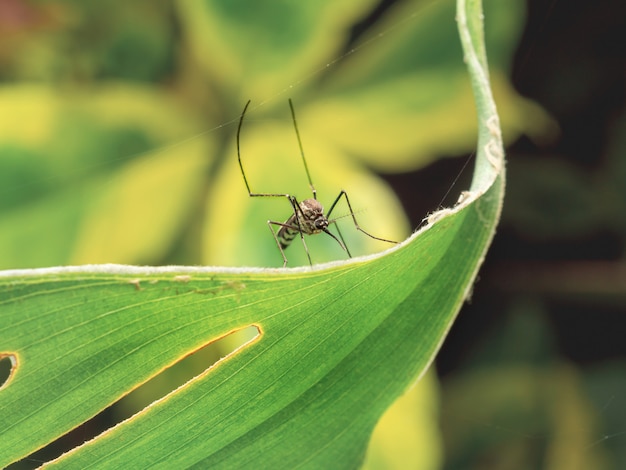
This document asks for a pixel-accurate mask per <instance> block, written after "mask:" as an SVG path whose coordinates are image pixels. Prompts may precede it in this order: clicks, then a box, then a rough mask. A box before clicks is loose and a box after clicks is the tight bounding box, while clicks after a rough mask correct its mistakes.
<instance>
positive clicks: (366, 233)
mask: <svg viewBox="0 0 626 470" xmlns="http://www.w3.org/2000/svg"><path fill="white" fill-rule="evenodd" d="M341 196H343V197H344V199H345V200H346V204H348V210H349V211H350V217H352V221H353V222H354V227H355V228H356V229H357V230H358V231H359V232H361V233H364V234H365V235H367V236H368V237H370V238H373V239H374V240H380V241H381V242H387V243H398V242H395V241H393V240H387V239H386V238H380V237H376V236H374V235H372V234H371V233H369V232H366V231H365V230H363V229H362V228H361V227H360V226H359V223H358V222H357V220H356V215H354V211H353V210H352V206H351V205H350V199H349V198H348V193H346V192H345V191H344V190H343V189H342V190H341V192H340V193H339V195H338V196H337V198H336V199H335V201H334V202H333V203H332V204H331V206H330V209H328V214H327V215H326V216H327V217H329V218H330V215H331V214H332V212H333V209H334V208H335V206H336V205H337V203H338V202H339V199H341ZM335 226H337V224H336V223H335ZM337 228H339V227H338V226H337ZM340 233H341V232H340Z"/></svg>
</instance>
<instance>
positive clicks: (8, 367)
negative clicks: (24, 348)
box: [0, 353, 17, 389]
mask: <svg viewBox="0 0 626 470" xmlns="http://www.w3.org/2000/svg"><path fill="white" fill-rule="evenodd" d="M16 369H17V357H16V356H15V354H10V353H0V389H1V388H2V387H5V386H6V385H8V384H9V382H10V381H11V377H13V375H14V374H15V371H16Z"/></svg>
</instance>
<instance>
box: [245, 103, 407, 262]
mask: <svg viewBox="0 0 626 470" xmlns="http://www.w3.org/2000/svg"><path fill="white" fill-rule="evenodd" d="M249 105H250V100H248V102H247V103H246V105H245V106H244V108H243V111H242V113H241V118H239V126H238V127H237V159H238V161H239V168H240V169H241V176H243V182H244V183H245V184H246V189H247V190H248V195H249V196H250V197H285V198H287V199H288V200H289V203H290V204H291V207H292V209H293V214H292V215H291V217H289V218H288V219H287V220H286V221H285V222H276V221H274V220H268V221H267V225H268V227H269V228H270V231H271V232H272V235H273V237H274V240H276V245H278V249H279V250H280V254H281V255H282V257H283V267H285V266H286V265H287V257H286V256H285V251H284V250H285V249H286V248H287V247H288V246H289V245H290V244H291V242H292V241H293V239H294V238H295V237H296V235H298V234H300V238H301V239H302V244H303V245H304V250H305V251H306V255H307V258H308V259H309V264H310V265H311V266H313V262H312V261H311V255H310V254H309V249H308V247H307V246H306V242H305V241H304V236H305V235H315V234H317V233H321V232H324V233H325V234H327V235H329V236H330V237H332V238H333V239H334V240H335V241H336V242H337V243H339V246H340V247H341V248H342V249H343V250H344V251H345V252H346V253H347V254H348V256H349V257H350V258H352V254H351V253H350V250H349V249H348V247H347V246H346V243H345V240H344V238H343V235H342V234H341V231H340V230H339V226H338V225H337V223H336V219H331V220H329V217H330V215H331V214H332V212H333V209H334V208H335V206H336V205H337V203H338V202H339V199H341V197H342V196H343V197H344V199H345V200H346V203H347V204H348V209H349V211H350V216H351V217H352V221H353V222H354V226H355V227H356V229H357V230H359V231H360V232H362V233H364V234H365V235H367V236H368V237H370V238H373V239H375V240H380V241H383V242H388V243H397V242H394V241H392V240H386V239H385V238H380V237H375V236H374V235H372V234H371V233H367V232H366V231H365V230H363V229H362V228H361V227H359V224H358V222H357V221H356V216H355V215H354V211H353V210H352V206H351V205H350V199H348V194H347V193H346V192H345V191H344V190H343V189H342V190H341V191H340V192H339V195H338V196H337V197H336V198H335V201H334V202H333V203H332V204H331V206H330V209H329V210H328V214H326V215H324V207H323V206H322V204H320V202H319V201H318V200H317V190H316V189H315V186H313V181H312V180H311V174H310V173H309V167H308V165H307V163H306V158H305V157H304V150H303V148H302V141H301V140H300V132H299V131H298V123H297V121H296V113H295V111H294V109H293V103H292V102H291V99H289V108H290V109H291V118H292V120H293V127H294V128H295V130H296V137H297V139H298V146H299V147H300V156H301V157H302V163H303V164H304V171H305V172H306V176H307V178H308V180H309V186H310V188H311V192H312V193H313V197H312V198H310V199H305V200H304V201H301V202H298V200H297V199H296V197H295V196H292V195H290V194H283V193H253V192H252V191H251V190H250V185H249V184H248V179H247V178H246V173H245V172H244V170H243V164H242V163H241V151H240V145H239V137H240V134H241V126H242V124H243V119H244V117H245V115H246V111H247V109H248V106H249ZM330 224H335V227H336V228H337V233H338V234H339V238H337V237H336V236H335V235H333V233H332V232H331V231H330V230H328V226H329V225H330ZM273 226H276V227H280V228H279V229H278V232H276V231H275V230H274V228H273Z"/></svg>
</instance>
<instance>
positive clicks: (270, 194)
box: [237, 100, 289, 198]
mask: <svg viewBox="0 0 626 470" xmlns="http://www.w3.org/2000/svg"><path fill="white" fill-rule="evenodd" d="M250 102H251V101H250V100H248V102H247V103H246V105H245V106H244V107H243V111H242V112H241V117H240V118H239V125H238V126H237V161H238V162H239V169H240V170H241V176H243V182H244V183H245V184H246V189H247V190H248V196H250V197H286V198H289V194H284V193H253V192H252V191H251V190H250V184H249V183H248V178H246V172H245V171H244V169H243V163H241V145H240V143H239V141H240V136H241V126H242V125H243V119H244V117H245V116H246V111H247V110H248V106H250Z"/></svg>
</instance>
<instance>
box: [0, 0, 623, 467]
mask: <svg viewBox="0 0 626 470" xmlns="http://www.w3.org/2000/svg"><path fill="white" fill-rule="evenodd" d="M260 3H261V2H253V1H251V0H230V1H226V0H224V1H217V0H213V1H210V0H205V1H195V0H194V1H192V0H179V1H174V0H150V1H148V0H143V1H135V2H124V1H122V0H111V1H109V2H81V1H72V0H64V1H61V0H57V1H51V0H50V1H34V0H33V1H23V0H0V110H1V111H0V269H14V268H34V267H44V266H55V265H67V264H86V263H127V264H148V265H163V264H182V265H200V264H204V265H227V266H280V265H282V258H281V257H280V254H279V252H278V250H277V248H276V245H275V243H274V240H273V239H272V237H271V234H270V233H269V231H268V229H267V228H266V222H265V221H266V220H268V219H272V220H277V221H284V220H285V219H286V218H287V217H288V216H289V204H288V203H287V202H286V201H285V200H269V199H259V198H255V199H250V198H249V197H248V195H247V192H246V189H245V186H244V184H243V180H242V178H241V174H240V172H239V168H238V166H237V161H236V155H237V154H236V146H235V133H236V129H237V124H238V120H239V116H240V114H241V110H242V109H243V105H244V104H245V102H246V101H247V100H248V99H251V100H252V104H251V105H250V108H249V111H248V114H247V116H246V121H245V122H244V123H243V127H242V133H241V155H242V160H243V163H244V167H245V170H246V173H247V177H248V180H249V182H250V185H251V188H252V190H253V191H256V192H281V193H282V192H286V193H287V192H288V193H291V194H296V195H297V196H298V197H299V198H300V199H304V198H306V197H310V189H309V187H308V183H307V180H306V175H305V173H304V171H303V168H302V165H301V162H300V161H299V149H298V143H297V140H296V137H295V132H294V129H293V123H292V121H291V115H290V113H289V107H288V104H287V99H288V98H292V99H293V101H294V104H295V109H296V114H297V117H298V126H299V129H300V134H301V137H302V143H303V147H304V151H305V154H306V155H307V159H308V164H309V168H310V170H311V175H312V177H313V181H314V183H315V186H316V188H317V190H318V195H319V199H320V200H321V201H322V203H324V204H325V205H326V206H327V207H328V205H330V203H331V202H332V201H333V200H334V198H335V197H336V195H337V194H338V192H339V190H340V189H345V190H346V191H347V192H348V194H349V196H350V200H351V202H352V206H353V208H354V209H355V211H356V213H357V217H358V218H359V222H360V224H361V225H362V226H363V227H364V228H365V229H366V230H368V231H369V232H371V233H373V234H375V235H377V236H380V237H384V238H389V239H396V240H400V239H403V238H405V237H406V236H407V235H408V234H410V233H411V231H412V230H415V229H416V228H418V227H419V226H420V225H421V224H422V220H423V219H424V218H425V217H426V216H427V215H428V213H430V212H432V211H434V210H436V209H438V208H440V207H443V206H449V205H452V204H453V203H454V202H455V201H456V199H457V198H458V195H459V193H460V192H461V191H462V190H464V189H466V188H467V187H468V186H469V181H470V179H471V173H472V165H473V149H474V144H475V133H476V119H475V116H474V107H473V102H472V96H471V90H470V87H469V82H468V78H467V74H466V71H465V68H464V65H463V62H462V54H461V50H460V45H459V41H458V38H457V33H456V25H455V23H454V2H453V1H450V0H429V1H418V0H412V1H409V0H406V1H400V0H398V1H385V0H383V1H379V0H359V1H356V0H335V1H330V0H329V1H321V2H315V4H313V3H310V4H305V3H304V2H295V1H286V0H283V1H278V0H276V1H268V2H263V5H262V6H261V5H260ZM484 3H485V21H486V40H487V53H488V58H489V62H490V67H491V71H490V73H491V79H492V82H493V88H494V94H495V97H496V102H497V105H498V108H499V112H500V114H501V120H502V127H503V135H504V138H505V141H506V145H507V154H508V166H507V168H508V175H507V179H508V181H507V195H506V200H505V205H504V213H503V219H502V223H501V225H500V228H499V230H498V233H497V234H496V238H495V240H494V244H493V246H492V248H491V250H490V252H489V254H488V257H487V260H486V262H485V265H484V266H483V268H482V270H481V273H480V278H479V280H478V282H477V284H476V286H475V289H474V294H473V296H472V299H471V302H469V303H468V304H467V305H466V306H465V307H464V308H463V310H462V312H461V314H460V316H459V318H458V320H457V322H456V323H455V324H454V325H453V328H452V330H451V332H450V335H449V337H448V338H447V339H446V341H445V343H444V346H443V349H442V351H441V353H440V354H439V355H438V357H437V360H436V368H435V369H436V371H435V370H434V371H433V373H431V374H430V376H428V377H427V378H426V379H425V380H423V381H422V382H420V385H419V386H418V387H415V388H414V389H413V391H412V392H411V394H410V395H409V396H407V398H406V399H403V400H401V401H402V403H399V404H398V409H399V410H401V411H400V412H398V411H394V410H391V411H390V414H389V417H386V418H385V419H386V424H385V426H387V427H388V428H389V429H391V430H393V431H395V437H393V438H391V439H389V437H388V436H389V434H387V440H385V433H384V431H381V432H380V433H379V432H378V431H377V434H376V437H375V438H374V441H373V445H372V448H371V450H370V454H369V456H368V459H369V460H368V465H369V466H370V468H449V469H457V468H460V469H465V468H476V469H482V468H484V469H527V468H557V469H561V468H567V469H576V468H581V469H582V468H584V469H588V468H594V469H611V468H626V451H625V450H624V449H626V402H625V401H624V396H626V361H625V359H626V358H625V356H626V341H624V336H625V333H626V327H625V322H624V314H625V313H626V265H625V263H624V249H625V243H624V242H625V239H626V216H624V214H625V213H626V160H625V155H626V119H625V114H624V112H625V108H624V98H625V94H626V87H625V81H624V78H625V72H626V67H625V62H624V44H625V43H626V41H624V39H626V38H624V31H626V24H625V23H626V14H625V13H626V11H625V8H624V6H622V5H621V4H619V2H617V1H611V0H603V1H598V2H593V3H590V2H585V1H583V0H571V1H567V2H566V1H562V0H561V1H558V0H547V1H540V0H525V1H524V0H509V1H507V2H502V1H501V0H485V1H484ZM336 211H337V212H336V213H334V214H333V216H336V217H339V222H338V223H339V224H340V225H341V227H342V233H343V234H344V235H345V236H346V239H347V243H348V246H349V247H350V249H351V251H352V252H353V254H355V255H360V254H365V253H371V252H375V251H380V250H382V249H384V248H386V245H385V244H384V243H380V242H376V241H373V240H371V239H368V238H367V237H363V236H362V235H360V234H358V233H357V232H356V231H355V230H351V223H350V221H349V220H346V219H344V218H343V217H344V216H346V215H348V209H347V207H345V206H344V207H338V208H337V209H336ZM309 240H310V241H308V246H309V250H310V252H311V256H312V258H313V260H314V262H322V261H327V260H332V259H338V258H342V257H344V256H345V254H344V253H343V252H342V251H341V249H340V248H339V247H338V246H337V245H336V244H334V243H331V242H332V240H328V239H324V238H323V237H310V238H309ZM286 255H287V257H288V259H289V265H290V266H296V265H305V264H307V260H306V255H305V253H304V251H303V250H302V248H301V246H296V245H295V244H294V246H293V247H291V248H290V249H289V250H288V251H287V253H286ZM224 347H226V346H224ZM210 354H212V356H214V357H215V358H218V357H219V356H220V354H221V352H220V350H217V351H213V352H212V353H210ZM196 361H197V362H198V364H197V366H198V367H201V370H202V369H204V368H205V367H206V359H196ZM184 367H188V368H190V369H193V367H195V366H194V365H187V366H184ZM435 372H436V374H435ZM192 373H193V372H192ZM159 387H161V388H165V389H167V388H168V385H167V384H165V385H159V386H157V388H159ZM169 387H170V388H169V389H170V390H171V389H172V388H175V386H171V385H169ZM143 393H144V396H143V397H139V398H135V399H133V400H135V402H134V403H131V404H126V405H122V406H120V408H127V409H128V410H133V409H135V410H136V409H140V408H141V406H142V405H141V403H144V404H145V403H149V402H150V393H151V392H143ZM152 399H153V398H152ZM131 401H132V400H131ZM120 413H122V412H120V411H119V410H107V411H106V412H105V413H103V415H102V416H100V417H99V418H98V419H96V420H94V421H93V422H92V423H90V424H89V425H88V426H87V427H88V428H90V429H81V430H80V432H79V433H78V436H75V437H74V438H73V439H76V440H78V441H81V439H84V438H85V437H89V436H90V435H95V434H97V432H98V429H102V428H101V427H102V426H104V427H105V428H106V427H107V426H110V423H111V422H112V421H113V422H115V421H116V420H119V419H120V418H119V415H120ZM126 413H131V411H126ZM394 413H395V415H394ZM407 417H409V418H412V419H407ZM391 435H393V433H392V434H391ZM70 441H71V439H70ZM66 445H70V446H71V445H73V444H72V443H70V444H66ZM50 452H51V454H50V455H53V454H54V452H55V451H54V450H51V451H50ZM45 458H46V457H43V456H42V455H40V456H38V457H36V458H33V459H32V462H36V461H37V459H40V460H41V459H45Z"/></svg>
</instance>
